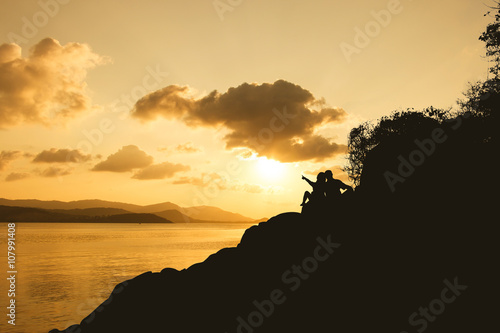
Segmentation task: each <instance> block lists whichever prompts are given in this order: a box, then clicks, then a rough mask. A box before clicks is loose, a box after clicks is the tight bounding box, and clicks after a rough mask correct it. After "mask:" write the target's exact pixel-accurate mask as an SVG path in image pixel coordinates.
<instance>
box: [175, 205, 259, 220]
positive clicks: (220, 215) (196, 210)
mask: <svg viewBox="0 0 500 333" xmlns="http://www.w3.org/2000/svg"><path fill="white" fill-rule="evenodd" d="M184 213H185V214H186V215H187V216H189V217H192V218H195V219H200V220H209V221H223V222H234V221H238V222H240V221H241V222H252V221H254V219H251V218H249V217H246V216H243V215H241V214H237V213H231V212H228V211H225V210H222V209H220V208H217V207H212V206H194V207H189V208H186V209H185V212H184Z"/></svg>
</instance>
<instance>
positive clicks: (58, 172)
mask: <svg viewBox="0 0 500 333" xmlns="http://www.w3.org/2000/svg"><path fill="white" fill-rule="evenodd" d="M69 174H71V170H70V169H66V168H61V167H54V166H51V167H48V168H47V169H45V170H43V171H41V172H40V176H42V177H49V178H50V177H61V176H67V175H69Z"/></svg>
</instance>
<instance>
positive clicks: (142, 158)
mask: <svg viewBox="0 0 500 333" xmlns="http://www.w3.org/2000/svg"><path fill="white" fill-rule="evenodd" d="M152 163H153V157H152V156H149V155H148V154H146V153H145V152H144V151H142V150H140V149H139V148H138V147H137V146H134V145H129V146H123V147H122V148H121V149H120V150H119V151H117V152H116V153H114V154H111V155H109V156H108V158H107V159H106V160H104V161H102V162H100V163H98V164H97V165H96V166H94V168H92V171H112V172H127V171H131V170H133V169H139V168H145V167H147V166H149V165H151V164H152Z"/></svg>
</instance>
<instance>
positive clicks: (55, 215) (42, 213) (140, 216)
mask: <svg viewBox="0 0 500 333" xmlns="http://www.w3.org/2000/svg"><path fill="white" fill-rule="evenodd" d="M62 211H63V212H64V210H62ZM75 212H76V211H75V210H74V211H71V213H61V212H60V211H50V210H44V209H39V208H29V207H11V206H0V221H1V222H80V223H82V222H92V223H172V222H171V221H169V220H167V219H165V218H162V217H159V216H157V215H154V214H146V213H125V214H114V215H107V216H105V215H102V216H92V215H85V214H81V215H79V214H76V213H75Z"/></svg>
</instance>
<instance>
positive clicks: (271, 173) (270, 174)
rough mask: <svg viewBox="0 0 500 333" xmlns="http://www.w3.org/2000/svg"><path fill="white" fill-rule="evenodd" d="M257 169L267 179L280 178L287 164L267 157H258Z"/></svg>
mask: <svg viewBox="0 0 500 333" xmlns="http://www.w3.org/2000/svg"><path fill="white" fill-rule="evenodd" d="M257 170H258V173H259V175H260V176H261V177H263V178H266V179H274V180H276V179H279V178H281V177H282V176H283V175H284V173H285V164H283V163H280V162H278V161H275V160H270V159H267V158H266V157H259V158H257Z"/></svg>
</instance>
